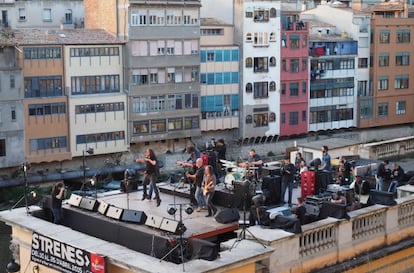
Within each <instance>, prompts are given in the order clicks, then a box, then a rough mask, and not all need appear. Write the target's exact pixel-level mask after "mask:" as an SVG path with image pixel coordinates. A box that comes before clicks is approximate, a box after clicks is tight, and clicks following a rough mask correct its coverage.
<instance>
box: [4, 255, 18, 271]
mask: <svg viewBox="0 0 414 273" xmlns="http://www.w3.org/2000/svg"><path fill="white" fill-rule="evenodd" d="M6 270H7V272H10V273H11V272H19V271H20V265H19V264H18V263H16V262H15V261H14V258H11V259H10V262H9V263H8V264H7V266H6Z"/></svg>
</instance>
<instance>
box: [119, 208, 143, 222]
mask: <svg viewBox="0 0 414 273" xmlns="http://www.w3.org/2000/svg"><path fill="white" fill-rule="evenodd" d="M121 220H122V221H125V222H133V223H137V224H141V225H143V224H145V221H146V220H147V215H146V214H145V213H144V212H143V211H139V210H130V209H124V212H123V213H122V218H121Z"/></svg>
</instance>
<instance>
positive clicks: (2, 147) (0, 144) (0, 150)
mask: <svg viewBox="0 0 414 273" xmlns="http://www.w3.org/2000/svg"><path fill="white" fill-rule="evenodd" d="M0 156H6V140H5V139H0Z"/></svg>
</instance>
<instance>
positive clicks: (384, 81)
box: [378, 77, 388, 90]
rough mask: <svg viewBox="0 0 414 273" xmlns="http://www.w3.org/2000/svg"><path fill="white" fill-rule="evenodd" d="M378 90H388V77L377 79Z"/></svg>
mask: <svg viewBox="0 0 414 273" xmlns="http://www.w3.org/2000/svg"><path fill="white" fill-rule="evenodd" d="M378 90H388V77H380V78H379V79H378Z"/></svg>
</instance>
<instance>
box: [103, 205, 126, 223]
mask: <svg viewBox="0 0 414 273" xmlns="http://www.w3.org/2000/svg"><path fill="white" fill-rule="evenodd" d="M123 212H124V210H123V209H121V208H117V207H114V206H109V208H108V210H107V212H106V216H107V217H109V218H113V219H116V220H120V219H121V217H122V213H123Z"/></svg>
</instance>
